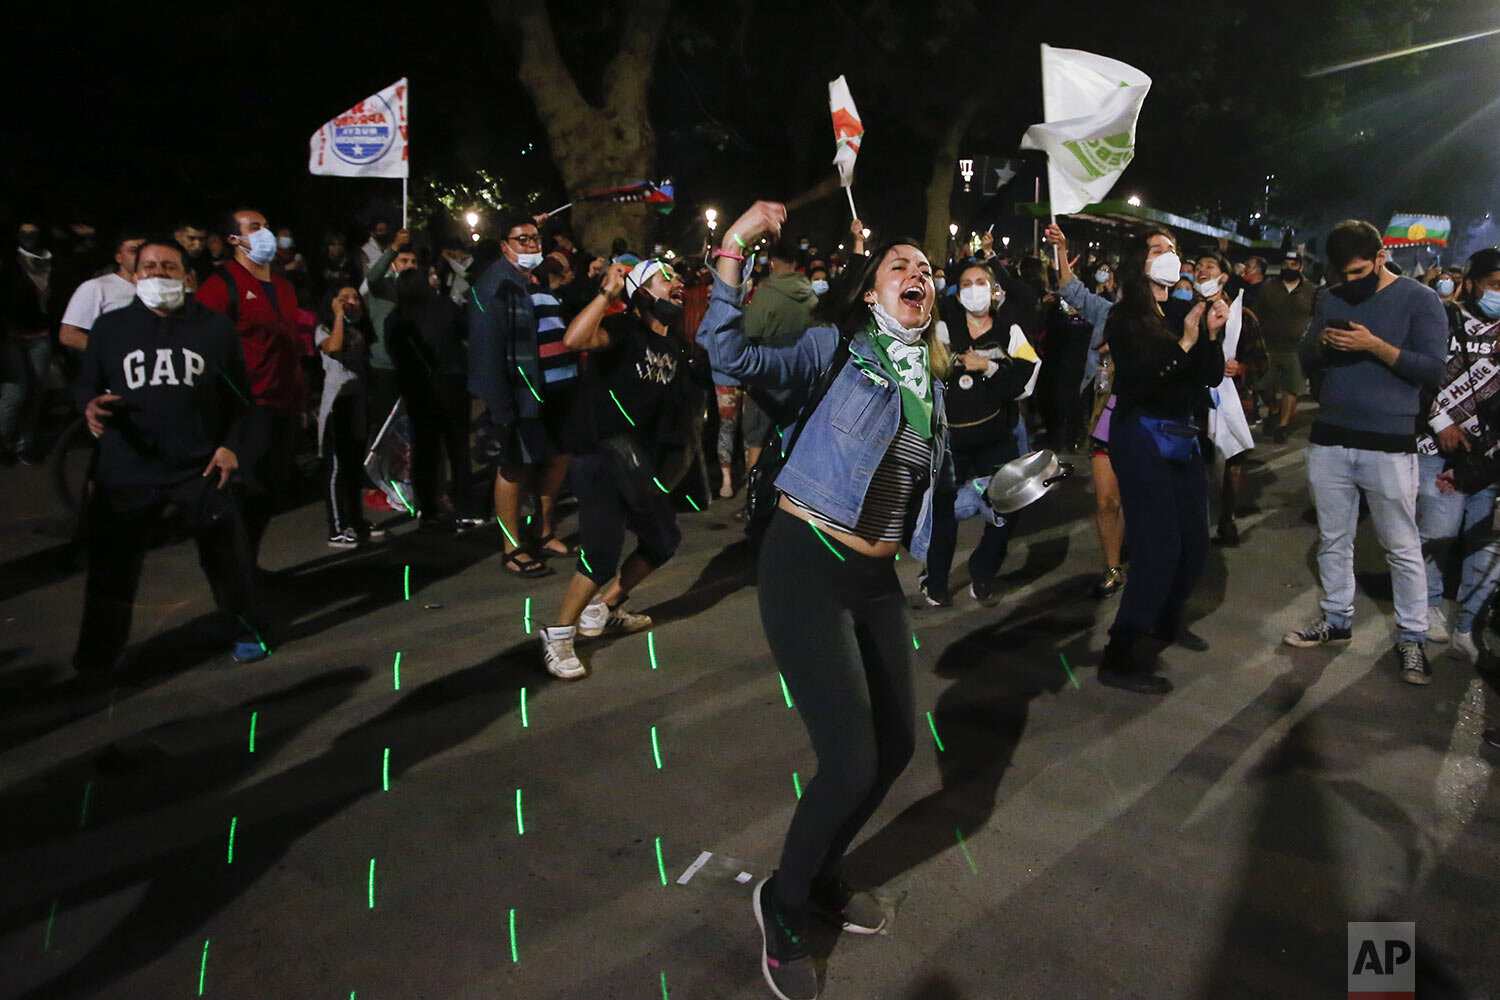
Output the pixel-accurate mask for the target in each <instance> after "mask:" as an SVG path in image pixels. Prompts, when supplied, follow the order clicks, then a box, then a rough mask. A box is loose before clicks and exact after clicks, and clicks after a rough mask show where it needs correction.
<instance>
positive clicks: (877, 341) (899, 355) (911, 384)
mask: <svg viewBox="0 0 1500 1000" xmlns="http://www.w3.org/2000/svg"><path fill="white" fill-rule="evenodd" d="M865 336H867V337H869V338H870V343H872V344H874V345H875V354H876V356H877V357H878V358H879V359H880V364H881V366H882V367H883V368H884V369H885V370H886V373H887V374H889V375H890V376H891V377H892V378H894V379H895V380H896V385H897V386H899V387H900V389H901V412H902V413H903V414H904V415H905V416H906V422H907V423H909V424H911V425H912V427H913V428H915V429H916V431H917V433H918V434H920V435H922V437H924V438H930V437H932V374H931V372H930V371H928V368H927V344H926V343H925V342H924V341H920V340H919V341H917V342H916V343H915V344H903V343H901V341H899V340H897V339H896V338H895V337H893V336H891V335H890V334H888V333H886V332H885V331H884V330H882V329H881V328H880V324H879V323H877V322H876V321H875V319H874V317H871V319H870V325H869V327H867V328H866V329H865Z"/></svg>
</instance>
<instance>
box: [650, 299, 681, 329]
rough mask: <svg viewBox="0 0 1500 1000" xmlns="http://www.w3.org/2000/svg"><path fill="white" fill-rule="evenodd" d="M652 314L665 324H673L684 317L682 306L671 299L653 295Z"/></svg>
mask: <svg viewBox="0 0 1500 1000" xmlns="http://www.w3.org/2000/svg"><path fill="white" fill-rule="evenodd" d="M651 315H652V316H653V317H655V318H656V320H657V322H659V323H661V324H662V325H664V326H671V325H672V324H673V323H676V322H677V321H678V320H680V319H682V306H680V305H678V304H677V303H675V302H673V301H672V300H671V299H661V298H657V297H656V296H654V295H653V296H652V297H651Z"/></svg>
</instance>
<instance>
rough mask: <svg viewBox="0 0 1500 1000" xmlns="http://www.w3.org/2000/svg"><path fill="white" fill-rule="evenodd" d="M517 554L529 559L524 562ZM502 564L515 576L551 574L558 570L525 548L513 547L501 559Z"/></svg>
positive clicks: (506, 570)
mask: <svg viewBox="0 0 1500 1000" xmlns="http://www.w3.org/2000/svg"><path fill="white" fill-rule="evenodd" d="M517 556H526V557H527V560H528V561H527V562H522V561H521V560H519V559H517V558H516V557H517ZM500 565H501V566H502V567H504V569H505V572H507V573H511V574H513V575H515V576H526V577H536V576H551V575H552V574H554V573H556V572H557V570H555V569H553V568H552V567H551V566H548V565H547V564H546V563H544V562H542V561H541V560H540V559H538V558H536V557H535V556H533V555H532V554H531V553H530V552H527V551H526V550H525V549H511V550H510V551H509V552H507V553H505V558H504V560H502V561H501V563H500Z"/></svg>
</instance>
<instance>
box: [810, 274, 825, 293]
mask: <svg viewBox="0 0 1500 1000" xmlns="http://www.w3.org/2000/svg"><path fill="white" fill-rule="evenodd" d="M812 290H813V294H814V295H827V294H828V282H826V281H824V280H823V279H822V278H814V279H813V280H812Z"/></svg>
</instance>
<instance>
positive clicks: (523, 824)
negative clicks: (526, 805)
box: [516, 788, 526, 836]
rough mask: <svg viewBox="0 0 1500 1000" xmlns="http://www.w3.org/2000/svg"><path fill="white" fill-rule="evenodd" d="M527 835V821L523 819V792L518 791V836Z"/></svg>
mask: <svg viewBox="0 0 1500 1000" xmlns="http://www.w3.org/2000/svg"><path fill="white" fill-rule="evenodd" d="M525 833H526V821H525V820H523V819H522V818H521V790H520V789H519V788H517V789H516V835H517V836H524V835H525Z"/></svg>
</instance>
